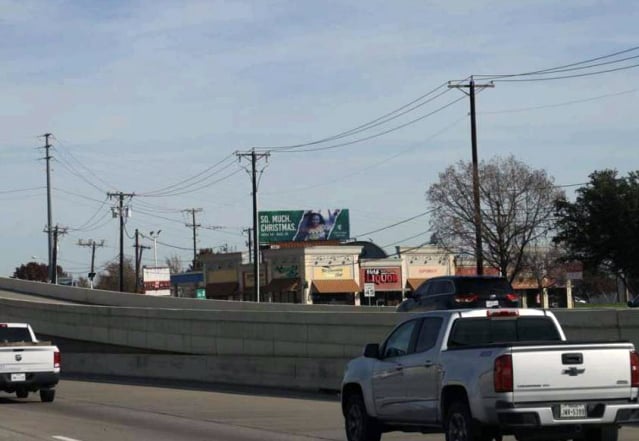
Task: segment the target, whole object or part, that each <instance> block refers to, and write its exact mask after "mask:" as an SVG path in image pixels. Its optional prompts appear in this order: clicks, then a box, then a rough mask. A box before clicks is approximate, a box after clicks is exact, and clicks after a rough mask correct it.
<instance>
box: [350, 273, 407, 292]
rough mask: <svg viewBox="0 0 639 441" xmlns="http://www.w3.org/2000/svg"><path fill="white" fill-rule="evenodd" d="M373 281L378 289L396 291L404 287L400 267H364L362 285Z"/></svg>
mask: <svg viewBox="0 0 639 441" xmlns="http://www.w3.org/2000/svg"><path fill="white" fill-rule="evenodd" d="M366 283H373V284H374V285H375V289H376V290H377V291H394V290H401V289H402V272H401V269H400V268H398V267H387V268H362V269H361V270H360V285H362V284H366Z"/></svg>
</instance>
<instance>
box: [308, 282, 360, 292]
mask: <svg viewBox="0 0 639 441" xmlns="http://www.w3.org/2000/svg"><path fill="white" fill-rule="evenodd" d="M359 290H360V289H359V285H357V283H356V282H355V281H354V280H313V292H316V293H318V294H335V293H355V292H358V291H359Z"/></svg>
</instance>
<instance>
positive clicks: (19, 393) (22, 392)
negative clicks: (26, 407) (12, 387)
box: [16, 389, 29, 398]
mask: <svg viewBox="0 0 639 441" xmlns="http://www.w3.org/2000/svg"><path fill="white" fill-rule="evenodd" d="M28 396H29V391H28V390H23V389H20V390H17V391H16V397H18V398H27V397H28Z"/></svg>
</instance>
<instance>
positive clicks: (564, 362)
mask: <svg viewBox="0 0 639 441" xmlns="http://www.w3.org/2000/svg"><path fill="white" fill-rule="evenodd" d="M631 350H632V344H630V343H583V344H582V343H568V344H565V343H564V344H561V345H548V346H545V345H544V346H521V347H517V346H515V347H513V348H512V363H513V400H514V401H515V402H516V403H524V402H535V401H544V402H548V401H575V400H585V399H589V400H593V399H594V400H604V399H628V398H630V397H631V386H630V380H631V379H630V351H631Z"/></svg>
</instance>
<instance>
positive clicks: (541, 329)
mask: <svg viewBox="0 0 639 441" xmlns="http://www.w3.org/2000/svg"><path fill="white" fill-rule="evenodd" d="M559 340H561V336H560V335H559V332H558V331H557V328H556V327H555V324H554V323H553V321H552V320H551V319H550V318H548V317H519V318H517V319H489V318H484V317H480V318H465V319H458V320H456V321H455V323H454V324H453V329H452V331H451V333H450V337H449V338H448V347H459V346H479V345H485V344H490V343H507V342H518V341H559Z"/></svg>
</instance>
